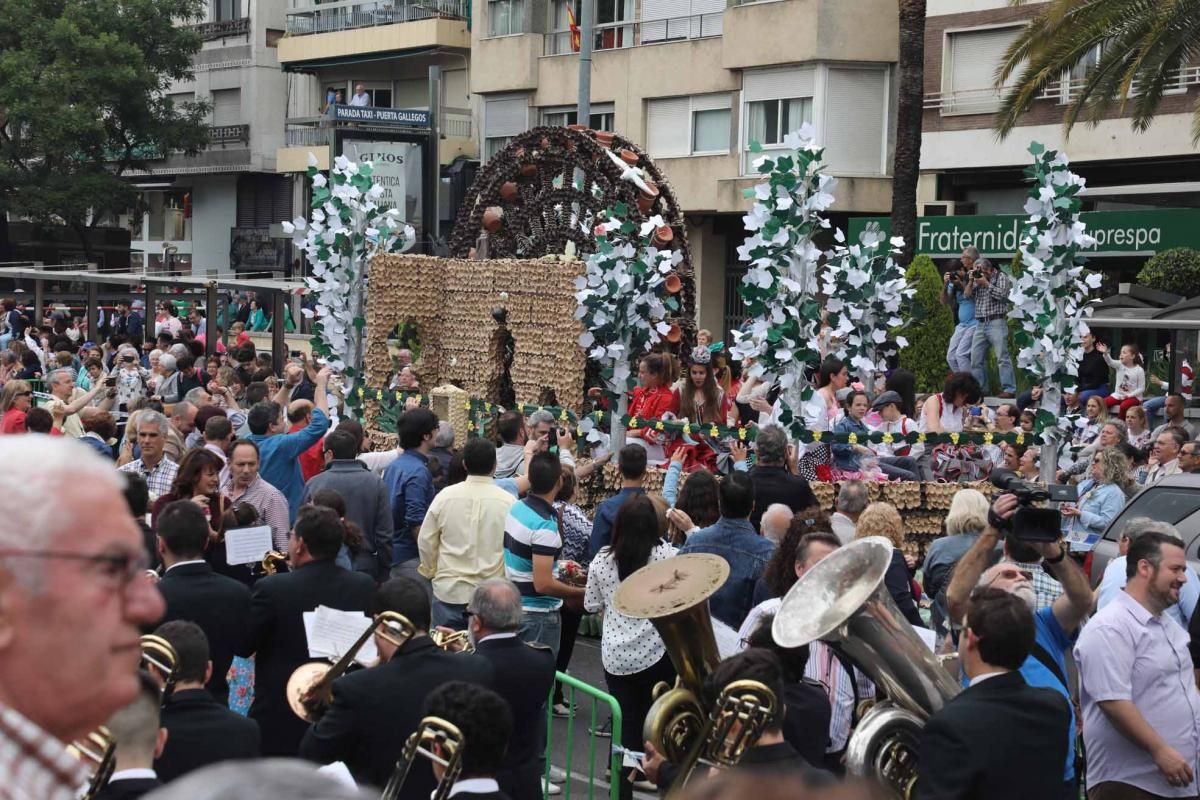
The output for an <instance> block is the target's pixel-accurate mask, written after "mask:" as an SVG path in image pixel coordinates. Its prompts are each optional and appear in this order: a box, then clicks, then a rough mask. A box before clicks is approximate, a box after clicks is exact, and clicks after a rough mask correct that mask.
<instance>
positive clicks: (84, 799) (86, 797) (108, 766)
mask: <svg viewBox="0 0 1200 800" xmlns="http://www.w3.org/2000/svg"><path fill="white" fill-rule="evenodd" d="M67 753H68V754H69V755H71V756H74V757H75V758H77V759H79V760H80V761H82V762H84V763H85V764H91V765H92V769H91V777H90V778H89V779H88V783H87V787H86V788H85V789H84V790H83V792H82V793H81V794H80V795H79V797H80V800H91V798H93V797H95V796H96V793H97V792H99V791H100V790H101V789H102V788H104V786H105V785H106V784H107V783H108V779H109V778H111V777H112V774H113V770H114V769H115V768H116V766H117V740H116V739H114V738H113V735H112V734H111V733H109V731H108V728H106V727H104V726H103V725H101V726H100V727H99V728H97V729H96V730H94V731H92V732H91V733H89V734H88V735H87V736H85V737H84V738H82V739H76V740H75V741H73V742H71V743H70V744H69V745H67Z"/></svg>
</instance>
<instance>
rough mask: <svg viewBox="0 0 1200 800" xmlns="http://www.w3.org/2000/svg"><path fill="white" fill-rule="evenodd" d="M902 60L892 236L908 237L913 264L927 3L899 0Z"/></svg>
mask: <svg viewBox="0 0 1200 800" xmlns="http://www.w3.org/2000/svg"><path fill="white" fill-rule="evenodd" d="M898 4H899V13H900V61H899V64H898V66H897V80H896V153H895V155H894V156H893V158H892V231H891V233H892V236H902V237H904V250H903V252H901V254H900V258H899V261H900V263H901V264H902V265H904V266H908V263H909V262H910V261H912V257H913V248H914V247H915V246H916V238H917V178H918V177H919V176H920V172H921V116H922V114H923V113H924V101H925V0H898Z"/></svg>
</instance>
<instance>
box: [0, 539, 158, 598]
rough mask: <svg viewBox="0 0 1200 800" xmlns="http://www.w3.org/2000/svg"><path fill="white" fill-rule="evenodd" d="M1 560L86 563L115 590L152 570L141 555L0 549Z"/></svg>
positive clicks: (142, 554)
mask: <svg viewBox="0 0 1200 800" xmlns="http://www.w3.org/2000/svg"><path fill="white" fill-rule="evenodd" d="M0 558H47V559H58V560H63V561H85V562H88V563H90V564H94V565H96V567H98V569H99V572H100V575H101V577H103V578H104V579H105V580H106V581H111V582H112V583H113V588H120V587H126V586H128V585H129V584H131V583H133V582H134V581H135V580H136V579H137V577H138V576H139V575H144V574H145V573H146V571H147V570H148V569H149V568H150V559H149V557H148V556H147V555H146V554H145V553H142V552H139V553H136V554H135V553H101V554H98V555H86V554H84V553H67V552H63V551H60V550H18V549H15V548H9V549H0Z"/></svg>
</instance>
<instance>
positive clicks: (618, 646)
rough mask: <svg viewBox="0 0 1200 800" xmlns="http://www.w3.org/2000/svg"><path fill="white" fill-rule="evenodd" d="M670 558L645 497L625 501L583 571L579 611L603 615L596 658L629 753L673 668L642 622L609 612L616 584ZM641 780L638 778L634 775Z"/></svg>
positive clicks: (639, 740)
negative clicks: (604, 540) (656, 689)
mask: <svg viewBox="0 0 1200 800" xmlns="http://www.w3.org/2000/svg"><path fill="white" fill-rule="evenodd" d="M673 555H675V548H674V547H672V546H671V545H669V544H667V543H666V542H664V541H662V537H661V533H660V531H659V527H658V512H657V511H655V509H654V503H653V502H652V501H651V500H650V498H649V497H647V496H646V495H638V496H636V497H631V498H630V499H629V500H627V501H625V505H623V506H621V510H620V511H618V512H617V518H616V521H615V523H614V524H613V534H612V544H610V545H608V546H607V547H603V548H601V549H600V552H599V553H597V554H596V557H595V558H594V559H592V565H591V567H589V568H588V577H587V589H586V590H585V591H584V595H583V607H584V608H585V609H587V610H588V611H589V612H591V613H596V612H597V611H600V610H603V611H604V634H603V636H602V638H601V640H600V658H601V662H602V663H603V664H604V679H605V682H606V683H607V684H608V691H609V693H610V694H611V695H612V696H613V697H615V698H617V701H618V702H619V703H620V704H621V744H623V745H625V746H626V747H629V748H630V749H633V750H638V749H640V747H639V745H640V744H641V743H642V741H643V740H642V721H643V720H644V719H645V718H646V713H647V712H648V711H649V710H650V705H651V703H652V698H651V692H652V691H653V689H654V686H655V684H657V683H658V682H659V681H666V682H667V683H673V682H674V681H675V668H674V667H673V666H672V665H671V659H670V658H669V657H668V656H667V648H666V645H664V644H663V640H662V637H660V636H659V635H658V631H656V630H655V629H654V625H653V623H651V622H650V621H649V620H645V619H631V618H630V617H627V616H625V615H624V614H621V613H620V612H619V611H617V610H616V609H615V608H613V604H612V601H613V596H614V595H615V594H616V593H617V587H619V586H620V585H621V581H623V580H625V579H626V578H628V577H629V576H630V575H632V574H633V573H634V572H636V571H637V570H639V569H641V568H642V567H644V566H645V565H646V564H649V563H650V562H652V561H661V560H662V559H665V558H670V557H671V556H673ZM636 777H637V778H638V779H641V777H642V776H641V775H640V774H639V775H637V776H636Z"/></svg>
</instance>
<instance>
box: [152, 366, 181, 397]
mask: <svg viewBox="0 0 1200 800" xmlns="http://www.w3.org/2000/svg"><path fill="white" fill-rule="evenodd" d="M176 363H177V362H176V359H175V356H173V355H171V354H170V353H163V354H162V355H161V356H159V357H158V367H159V369H160V370H162V375H161V377H159V379H158V386H157V387H156V388H155V390H154V394H155V395H156V396H157V397H158V399H159V400H161V401H163V402H164V403H167V404H168V405H169V404H171V403H175V402H178V401H179V372H178V371H177V370H176V369H175V365H176Z"/></svg>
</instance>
